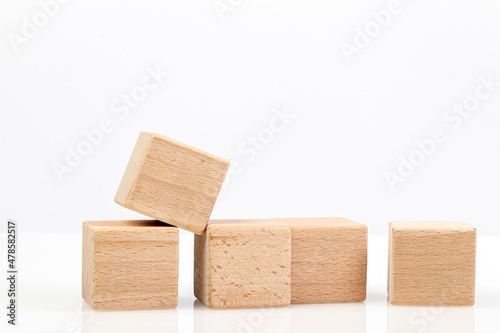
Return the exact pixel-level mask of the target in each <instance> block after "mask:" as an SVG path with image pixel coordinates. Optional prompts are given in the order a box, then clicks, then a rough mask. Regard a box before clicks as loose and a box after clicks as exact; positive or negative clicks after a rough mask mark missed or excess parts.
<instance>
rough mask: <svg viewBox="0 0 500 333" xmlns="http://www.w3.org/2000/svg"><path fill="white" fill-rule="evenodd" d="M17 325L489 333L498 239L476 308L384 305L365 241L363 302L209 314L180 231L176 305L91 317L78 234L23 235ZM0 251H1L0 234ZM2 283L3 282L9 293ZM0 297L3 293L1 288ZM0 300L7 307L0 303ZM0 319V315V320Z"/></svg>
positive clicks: (377, 254) (488, 241) (496, 307)
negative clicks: (85, 299)
mask: <svg viewBox="0 0 500 333" xmlns="http://www.w3.org/2000/svg"><path fill="white" fill-rule="evenodd" d="M19 239H20V242H19V247H20V254H19V271H20V278H19V286H18V288H19V291H20V294H21V296H20V298H19V299H18V302H19V307H20V312H19V317H18V320H19V325H18V326H17V327H16V328H12V327H8V326H7V324H6V323H5V320H2V322H1V323H0V327H2V332H3V331H4V330H3V329H4V328H5V327H7V331H8V332H57V333H62V332H80V331H82V332H85V333H89V332H92V333H99V332H103V333H108V332H151V333H153V332H163V333H167V332H169V333H170V332H174V333H175V332H182V333H184V332H193V333H194V332H196V333H199V332H210V333H212V332H213V333H224V332H271V333H276V332H348V333H350V332H352V333H365V332H368V333H372V332H390V333H403V332H407V333H413V332H415V333H417V332H428V333H435V332H440V333H441V332H454V333H473V332H493V331H496V330H498V313H500V288H499V285H498V281H500V270H499V263H498V260H497V259H496V258H495V256H493V255H492V254H493V253H495V254H497V253H499V252H500V239H499V238H498V237H480V238H479V239H478V249H477V253H478V262H477V294H476V305H475V306H474V307H460V308H433V307H397V306H392V305H390V304H387V293H386V291H385V290H386V278H387V237H382V236H373V235H370V237H369V256H368V257H369V262H368V296H367V300H366V302H363V303H347V304H312V305H293V306H290V307H287V308H276V309H250V310H210V309H208V308H206V307H205V306H203V305H202V304H200V303H199V302H197V301H195V298H194V296H193V288H192V281H193V278H192V271H193V267H192V259H193V248H192V246H193V236H192V235H191V234H190V233H188V232H181V239H180V253H181V257H180V282H179V306H178V307H177V309H174V310H163V311H124V312H95V311H93V310H91V309H90V308H89V307H88V306H87V305H86V304H85V303H84V302H83V300H82V298H81V295H80V294H81V292H80V290H81V260H80V259H76V258H80V257H81V235H79V234H60V235H43V234H23V233H21V234H20V238H19ZM0 248H2V249H3V248H5V238H4V237H3V236H2V242H1V244H0ZM4 285H5V281H4V280H3V279H2V282H1V283H0V288H1V290H6V286H4ZM2 295H4V293H3V291H2ZM2 303H4V302H3V301H2ZM2 317H3V315H2Z"/></svg>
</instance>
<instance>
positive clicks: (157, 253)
mask: <svg viewBox="0 0 500 333" xmlns="http://www.w3.org/2000/svg"><path fill="white" fill-rule="evenodd" d="M82 263H83V270H82V278H83V282H82V295H83V299H84V300H85V301H86V302H87V303H88V304H89V305H90V306H91V307H92V308H93V309H95V310H138V309H166V308H174V307H176V306H177V289H178V288H177V272H178V266H179V230H178V229H177V228H176V227H173V226H170V225H167V224H165V223H162V222H159V221H153V220H151V221H87V222H84V223H83V260H82Z"/></svg>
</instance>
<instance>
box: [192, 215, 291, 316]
mask: <svg viewBox="0 0 500 333" xmlns="http://www.w3.org/2000/svg"><path fill="white" fill-rule="evenodd" d="M290 260H291V256H290V227H289V226H288V225H285V224H283V223H279V222H274V221H272V220H227V221H221V220H211V221H210V222H209V223H208V226H207V230H206V232H205V233H204V234H203V235H201V236H198V235H196V236H195V249H194V263H195V264H194V293H195V296H196V297H197V298H198V299H199V300H200V301H202V302H203V303H204V304H205V305H206V306H208V307H210V308H248V307H268V306H287V305H289V304H290V265H291V261H290Z"/></svg>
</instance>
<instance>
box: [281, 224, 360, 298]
mask: <svg viewBox="0 0 500 333" xmlns="http://www.w3.org/2000/svg"><path fill="white" fill-rule="evenodd" d="M276 220H277V221H279V222H283V223H286V224H288V225H290V226H291V231H292V303H338V302H362V301H364V300H365V299H366V266H367V242H368V232H367V227H366V226H365V225H363V224H360V223H356V222H353V221H350V220H347V219H345V218H340V217H328V218H281V219H276Z"/></svg>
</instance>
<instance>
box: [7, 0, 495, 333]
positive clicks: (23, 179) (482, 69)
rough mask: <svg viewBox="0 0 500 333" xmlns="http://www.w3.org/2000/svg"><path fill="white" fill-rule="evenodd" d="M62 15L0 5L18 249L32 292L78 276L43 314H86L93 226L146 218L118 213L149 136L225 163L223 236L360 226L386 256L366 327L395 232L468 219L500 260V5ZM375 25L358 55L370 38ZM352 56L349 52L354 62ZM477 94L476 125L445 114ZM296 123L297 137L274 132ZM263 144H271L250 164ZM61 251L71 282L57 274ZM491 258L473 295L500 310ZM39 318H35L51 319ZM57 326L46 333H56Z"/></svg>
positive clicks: (184, 238) (242, 4)
mask: <svg viewBox="0 0 500 333" xmlns="http://www.w3.org/2000/svg"><path fill="white" fill-rule="evenodd" d="M48 2H49V1H48V0H45V1H43V0H42V3H48ZM221 3H222V4H221ZM214 4H218V5H219V7H218V8H219V10H220V8H221V6H224V5H223V4H226V6H229V7H225V8H230V10H227V11H226V12H224V13H222V14H221V12H218V11H217V9H216V6H214ZM50 8H51V9H52V14H53V17H48V16H46V17H48V19H47V20H46V21H44V20H43V14H40V13H43V12H42V9H41V5H40V4H39V2H38V1H18V0H1V1H0V112H1V116H2V118H1V121H0V142H1V144H0V156H2V160H1V162H2V163H1V164H0V175H1V176H0V218H1V219H2V221H6V219H7V218H9V217H10V218H14V219H16V220H18V221H19V223H20V228H19V232H20V233H21V235H22V234H23V233H24V234H26V238H27V239H35V240H36V241H37V242H39V243H37V244H39V249H38V250H39V251H40V253H43V250H44V249H45V250H46V251H47V255H48V256H47V257H45V256H44V257H40V258H39V260H36V261H35V260H33V258H32V257H30V256H29V255H28V254H31V253H34V254H36V253H37V251H36V249H35V248H34V247H33V246H32V245H30V243H28V242H27V240H25V241H24V242H23V243H22V245H23V246H25V249H24V251H25V252H24V253H25V254H24V255H25V256H24V257H22V259H20V262H22V261H23V260H24V264H23V265H24V270H25V273H24V274H26V275H24V278H25V279H27V280H29V279H33V280H32V283H33V288H34V290H36V289H37V288H40V286H39V285H38V284H37V283H36V277H37V275H40V274H41V272H39V271H37V270H38V269H42V268H43V267H47V270H48V271H47V273H46V274H47V276H50V274H51V272H57V270H54V267H57V268H58V269H63V268H64V267H66V268H67V269H68V271H67V274H70V273H69V272H73V273H71V274H73V275H74V276H73V275H71V277H69V276H68V279H70V280H71V281H67V283H69V284H70V285H71V286H72V287H71V289H67V290H66V291H65V289H64V288H63V287H62V288H61V289H60V290H59V289H57V288H55V287H54V288H55V291H54V293H55V294H54V296H53V297H52V300H51V301H56V300H57V299H58V298H59V297H61V298H63V297H70V298H71V302H77V304H79V302H80V301H81V299H80V298H79V294H78V290H76V292H75V288H76V287H78V288H79V284H80V281H79V275H78V274H76V273H77V272H78V267H79V265H80V262H79V255H80V254H79V251H80V250H79V247H78V246H79V244H77V243H75V240H77V239H80V229H81V223H82V222H83V221H84V220H95V219H132V218H142V216H141V215H139V214H136V213H134V212H131V211H128V210H126V209H124V208H123V207H120V206H118V205H117V204H115V203H114V202H113V198H114V194H115V192H116V189H117V188H118V184H119V182H120V180H121V177H122V175H123V172H124V170H125V167H126V164H127V161H128V159H129V157H130V154H131V152H132V149H133V146H134V144H135V141H136V139H137V136H138V134H139V132H140V131H142V130H148V131H155V132H158V133H161V134H164V135H166V136H169V137H172V138H174V139H177V140H180V141H183V142H186V143H188V144H191V145H194V146H196V147H198V148H201V149H204V150H206V151H208V152H211V153H214V154H217V155H219V156H222V157H225V158H228V159H230V160H231V161H232V162H233V165H234V166H236V168H234V169H233V170H232V173H231V175H230V177H229V179H228V181H227V183H226V186H225V187H224V189H223V190H222V192H221V194H220V196H219V199H218V201H217V204H216V206H215V209H214V211H213V215H212V217H214V218H267V217H288V216H344V217H347V218H350V219H352V220H355V221H358V222H361V223H364V224H366V225H368V228H369V233H370V237H371V238H374V239H379V242H378V243H377V244H379V245H378V246H377V247H373V248H374V249H375V250H372V251H371V252H370V253H369V258H370V259H369V260H370V266H372V267H377V268H372V269H374V272H377V273H374V274H375V275H374V276H373V277H371V276H369V279H372V281H379V282H380V283H379V282H377V283H375V284H374V287H373V288H372V289H370V288H369V297H368V301H367V302H366V310H368V309H370V308H373V307H374V305H373V304H378V303H370V297H374V298H372V302H376V300H379V301H380V302H381V303H380V304H382V303H383V301H381V300H382V299H384V300H385V298H384V297H385V296H384V295H385V290H384V288H383V280H384V279H385V276H384V274H385V269H386V258H385V257H383V256H384V255H385V254H384V252H383V250H385V247H386V243H385V241H386V239H385V238H384V237H385V234H386V229H387V223H388V221H390V220H400V219H405V220H463V221H467V222H469V223H471V224H473V225H474V226H475V227H476V228H477V229H478V234H479V237H480V240H481V239H482V237H485V238H484V239H485V243H488V242H489V243H491V244H493V245H491V246H494V243H495V241H494V240H493V241H492V239H494V238H490V237H486V236H497V237H498V236H499V235H500V227H499V223H498V221H499V219H500V211H499V210H498V208H497V207H498V201H499V198H500V191H499V190H498V189H499V188H500V175H499V174H500V173H499V170H500V157H499V156H500V155H499V154H498V152H499V149H500V131H499V130H498V127H499V125H500V113H499V112H498V111H499V110H500V86H495V87H493V88H492V90H491V91H488V90H487V88H485V87H480V86H481V85H482V83H481V82H482V80H484V79H487V78H490V80H492V81H494V82H500V62H499V59H500V20H499V19H498V18H499V17H500V16H499V15H500V4H498V2H497V1H494V0H491V1H481V2H477V1H458V2H457V1H451V0H450V1H440V2H439V3H434V2H432V1H403V0H402V1H401V2H399V3H397V4H396V5H394V4H392V5H391V4H390V2H388V1H365V0H354V1H331V0H325V1H295V0H278V1H263V0H242V1H236V0H232V1H230V0H225V1H221V2H214V1H212V0H204V1H195V0H190V1H183V2H178V1H162V2H158V1H151V0H150V1H128V0H127V1H124V0H122V1H116V0H113V1H111V0H110V1H97V0H89V1H80V0H72V1H69V2H68V3H66V4H59V5H58V8H55V7H53V6H52V7H50ZM390 8H397V10H395V11H394V12H395V13H394V14H391V15H390V19H386V23H385V24H384V26H383V27H381V25H380V24H378V23H376V22H377V21H376V19H375V16H377V15H374V14H373V13H374V12H375V13H379V14H378V16H380V15H381V14H380V13H381V11H387V10H388V9H390ZM40 15H42V16H40ZM37 17H38V19H40V20H41V21H39V23H37V24H38V25H39V27H36V26H35V28H34V29H32V30H31V34H28V35H26V31H27V30H29V29H27V28H26V25H27V24H28V25H29V24H33V22H34V20H35V21H36V18H37ZM26 22H29V23H26ZM40 22H42V23H40ZM35 23H36V22H35ZM377 24H378V25H377ZM374 26H375V27H377V26H378V27H379V30H377V31H375V33H373V31H372V33H371V35H372V37H368V38H367V39H366V38H365V45H361V44H359V39H360V37H359V30H363V29H365V28H368V27H372V28H373V27H374ZM23 31H24V34H23ZM13 36H16V37H13ZM15 38H17V40H18V41H19V40H20V38H24V40H23V42H22V43H21V44H19V45H16V44H15V43H13V42H12V40H13V39H15ZM347 44H349V45H352V47H357V53H355V54H352V55H351V56H350V57H346V56H345V53H344V52H343V51H342V48H343V47H344V48H345V47H346V45H347ZM156 69H159V70H160V72H165V73H167V72H168V74H169V75H168V77H162V78H161V82H160V83H159V84H158V86H157V87H155V88H154V89H152V90H151V91H147V95H145V96H144V99H143V100H141V101H138V102H137V103H136V105H135V104H134V107H133V108H132V107H130V108H129V109H126V108H124V105H125V104H124V103H123V102H121V99H122V97H123V96H124V95H127V94H128V95H130V94H131V93H133V92H138V91H141V89H142V88H141V85H142V83H143V80H144V79H145V78H148V75H149V74H148V73H149V72H150V71H151V70H156ZM148 82H149V83H154V82H153V81H151V80H149V81H148ZM478 87H480V88H478ZM477 89H479V90H480V91H481V92H483V93H488V94H487V95H488V96H487V97H485V98H484V99H483V100H481V101H480V102H479V104H478V105H477V106H474V108H473V111H471V112H468V116H467V117H465V118H460V119H461V120H457V118H456V115H455V114H453V115H451V114H449V113H448V112H450V111H449V110H450V109H452V108H453V107H454V105H457V104H462V103H464V102H465V101H469V102H470V101H474V98H475V96H476V95H477V91H478V90H477ZM120 107H121V108H120ZM284 112H288V114H291V115H292V116H293V119H290V120H289V121H288V122H287V123H280V122H279V121H278V122H276V121H275V117H276V114H277V113H278V114H279V113H281V114H283V113H284ZM451 116H455V118H453V121H452V118H450V117H451ZM103 121H104V122H106V121H108V122H109V123H110V124H111V129H112V130H111V131H108V132H109V133H106V134H103V136H102V138H99V139H98V140H97V141H96V143H95V144H93V145H92V146H91V151H90V152H89V153H88V154H86V156H83V157H81V160H79V161H78V163H76V164H77V165H75V166H72V167H71V168H70V169H71V172H68V173H64V174H63V175H62V176H61V175H60V177H58V176H57V174H56V172H54V165H55V164H57V163H60V165H62V164H65V163H66V158H67V155H68V150H76V149H77V148H78V147H79V146H81V145H85V140H86V137H85V134H84V132H89V131H93V130H94V129H96V128H98V127H99V125H100V124H101V123H102V122H103ZM273 124H274V125H275V126H272V125H273ZM436 129H437V130H441V131H442V133H444V136H445V137H446V139H445V140H444V142H440V143H436V144H434V148H433V149H431V152H430V153H428V155H425V156H424V155H423V153H422V152H419V150H418V145H417V144H416V143H415V142H416V141H418V142H424V141H426V140H427V142H428V138H430V137H431V136H432V133H433V132H434V131H436ZM252 137H257V138H260V139H259V140H262V141H264V142H260V143H258V147H259V149H258V150H257V149H256V148H251V141H252ZM250 151H253V152H255V154H254V153H251V152H250ZM417 155H418V156H424V157H423V159H422V158H421V159H420V160H419V165H417V166H416V167H414V168H413V169H414V170H413V171H412V172H409V173H408V174H406V175H405V177H402V178H401V179H402V180H403V181H402V182H398V183H397V184H396V186H395V188H393V189H391V186H389V184H388V182H387V181H386V178H385V177H386V174H387V173H388V172H392V173H395V174H397V172H398V168H399V166H400V163H401V162H400V158H404V159H406V160H408V159H409V158H410V156H417ZM420 162H421V163H420ZM2 224H5V222H2ZM0 230H2V232H4V230H5V228H4V226H3V225H2V228H1V229H0ZM32 233H33V234H32ZM61 233H64V235H67V237H66V236H65V237H62V236H61V235H63V234H61ZM29 237H32V238H29ZM377 237H379V238H377ZM65 239H71V240H72V241H71V242H70V243H68V241H65ZM488 240H489V241H488ZM50 242H56V244H53V243H52V244H49V243H50ZM57 244H59V245H60V246H59V247H58V246H57ZM77 245H78V246H77ZM2 246H3V245H2ZM66 247H68V248H66ZM379 247H382V248H379ZM2 248H3V247H2ZM485 249H488V251H489V250H491V249H494V247H489V245H488V246H486V247H485ZM496 249H498V248H496ZM56 250H57V251H60V252H61V253H63V254H65V253H66V255H64V256H63V258H64V259H65V260H68V261H71V265H69V266H66V263H65V262H62V261H60V260H57V265H56V263H55V261H56V259H55V258H53V257H50V256H49V254H50V253H52V254H53V252H50V251H56ZM21 251H23V250H21ZM31 251H32V252H31ZM66 251H67V252H66ZM377 251H378V252H377ZM488 251H484V252H478V255H480V256H483V258H482V260H483V261H482V262H484V263H485V266H484V267H485V268H484V271H483V274H484V275H483V276H482V277H481V276H478V283H479V282H480V283H481V284H479V285H478V288H479V289H480V290H482V292H483V293H484V294H493V295H499V294H498V293H497V294H495V292H498V286H496V283H491V284H489V282H492V281H494V280H491V279H492V277H498V260H494V258H493V257H492V254H491V253H490V252H488ZM191 252H192V235H190V234H189V233H187V232H181V258H180V260H181V279H184V282H182V283H181V286H185V287H182V288H181V290H180V298H181V304H180V307H179V309H178V311H179V330H180V328H181V327H185V326H183V325H185V323H184V321H185V318H186V317H184V315H181V314H182V313H184V312H183V311H184V310H182V309H185V307H184V306H185V304H188V305H189V307H190V308H192V306H193V301H194V298H193V296H192V287H191V282H190V279H191V277H190V274H191V273H190V272H191V271H190V270H192V267H191V261H192V253H191ZM497 252H498V251H497ZM21 253H22V252H21ZM68 253H71V254H72V256H71V257H70V256H69V255H68ZM377 253H380V257H376V255H377ZM77 258H78V260H77ZM44 265H45V266H44ZM378 266H380V267H378ZM49 267H52V269H49ZM28 271H29V272H30V274H32V275H30V276H27V275H28ZM479 272H480V270H479V268H478V274H479ZM43 274H45V273H43ZM61 274H63V273H61ZM496 281H498V278H497V280H496ZM52 283H54V282H52ZM56 285H57V284H56ZM21 286H22V284H21ZM369 286H370V282H369ZM26 288H28V287H26ZM78 288H76V289H78ZM183 288H184V289H183ZM495 288H496V289H495ZM66 292H67V293H68V294H65V293H66ZM370 293H371V294H370ZM24 297H26V298H29V297H30V296H29V294H28V291H27V290H26V289H25V294H24ZM33 297H35V296H33ZM35 299H36V298H33V301H32V303H31V304H32V306H33V309H36V308H37V306H43V303H40V304H36V306H35V305H34V303H33V302H35V301H34V300H35ZM182 300H185V303H183V302H184V301H182ZM480 300H481V298H480V297H479V296H478V305H477V306H476V308H475V309H476V319H477V315H478V313H480V316H483V313H486V312H478V311H483V310H478V308H477V307H478V306H479V309H482V308H481V304H483V305H484V306H485V307H486V308H487V305H485V304H489V305H488V306H490V305H491V306H492V307H493V308H494V309H496V310H498V301H494V300H495V298H494V297H493V298H491V299H488V301H487V302H486V301H484V302H486V303H481V302H480ZM27 302H28V300H27ZM68 302H69V301H68ZM494 304H496V305H494ZM380 306H381V307H382V308H383V309H384V310H383V311H386V310H389V309H390V308H387V307H386V305H385V303H383V305H380ZM494 306H496V308H495V307H494ZM48 308H50V307H48ZM341 309H344V308H341ZM358 310H359V308H356V309H355V311H358ZM26 311H27V310H26ZM285 311H292V310H285ZM301 311H302V310H301ZM307 311H309V310H307ZM311 311H312V312H314V313H316V312H315V311H314V310H311ZM341 311H344V310H341ZM465 311H468V310H465ZM484 311H486V310H484ZM35 312H36V311H35ZM201 312H203V311H201ZM387 312H390V311H387ZM369 313H370V312H369V311H367V318H371V317H372V316H373V318H377V317H379V315H378V313H377V312H375V313H372V314H371V315H370V314H369ZM384 313H385V312H384ZM392 313H393V314H394V312H392ZM469 314H470V313H469ZM283 316H285V318H286V317H287V316H291V317H293V318H295V317H296V315H295V314H294V313H293V311H292V312H288V313H285V314H284V315H283ZM484 316H487V315H484ZM56 317H57V316H56ZM306 317H307V316H306ZM459 317H461V318H463V317H467V316H462V315H458V316H457V317H456V318H459ZM182 318H184V319H182ZM208 318H209V319H206V318H205V319H203V320H209V321H213V320H214V318H212V317H210V316H209V317H208ZM483 318H484V317H483ZM181 319H182V320H181ZM379 319H380V320H381V321H384V319H385V318H379ZM28 320H29V319H28V316H26V317H25V318H24V321H25V323H26V322H27V321H28ZM367 320H368V322H370V321H369V319H367ZM20 321H21V322H22V320H21V319H20ZM104 321H105V320H104ZM35 322H36V321H35ZM51 322H52V324H53V325H52V326H50V325H49V326H44V327H47V330H45V331H57V332H59V331H61V329H60V325H59V324H58V323H56V321H51ZM216 322H218V321H217V320H216ZM32 323H33V322H32ZM49 323H50V321H49ZM181 323H182V324H181ZM476 323H477V320H476ZM2 324H3V323H2ZM57 325H59V326H57ZM285 326H286V325H285ZM292 326H293V327H295V326H296V325H292ZM368 326H370V325H368ZM462 326H463V327H467V326H466V325H462ZM371 327H372V329H374V328H375V327H378V328H380V327H382V326H378V325H374V326H371ZM383 327H385V326H383ZM180 331H182V330H180Z"/></svg>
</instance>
